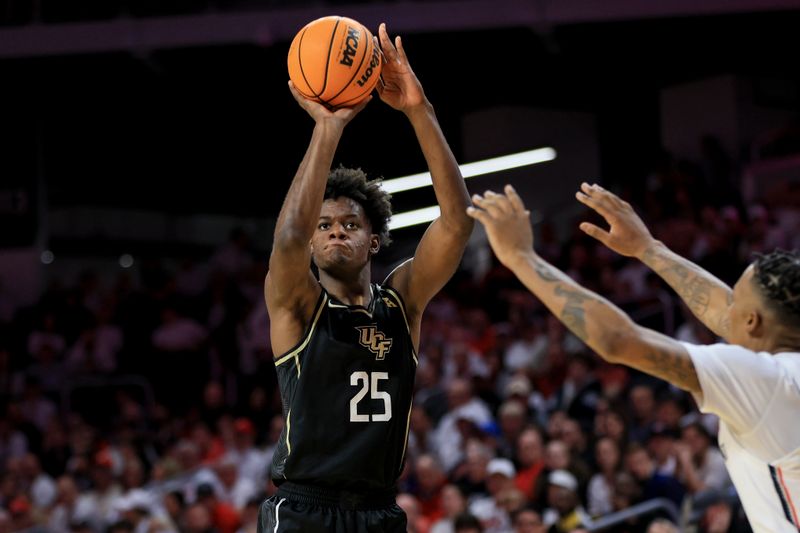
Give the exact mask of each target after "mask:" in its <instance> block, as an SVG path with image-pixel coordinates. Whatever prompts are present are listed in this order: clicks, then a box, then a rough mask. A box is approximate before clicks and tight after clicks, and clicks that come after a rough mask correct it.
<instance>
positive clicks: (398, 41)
mask: <svg viewBox="0 0 800 533" xmlns="http://www.w3.org/2000/svg"><path fill="white" fill-rule="evenodd" d="M394 45H395V48H397V55H398V56H399V57H400V59H401V60H402V61H403V62H404V63H408V56H406V49H405V48H403V39H402V38H401V37H400V36H399V35H398V36H397V37H395V38H394Z"/></svg>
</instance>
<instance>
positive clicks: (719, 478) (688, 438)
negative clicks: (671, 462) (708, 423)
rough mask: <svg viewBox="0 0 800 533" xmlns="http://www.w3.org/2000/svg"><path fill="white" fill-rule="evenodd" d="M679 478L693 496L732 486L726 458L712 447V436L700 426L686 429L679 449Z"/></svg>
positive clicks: (678, 446) (690, 425)
mask: <svg viewBox="0 0 800 533" xmlns="http://www.w3.org/2000/svg"><path fill="white" fill-rule="evenodd" d="M676 455H677V458H678V465H679V474H678V476H679V478H680V479H681V480H682V481H683V483H684V484H685V485H686V489H687V491H688V492H689V493H690V494H696V493H698V492H701V491H704V490H722V489H724V488H727V487H729V486H730V485H731V479H730V476H729V475H728V470H727V469H726V468H725V458H724V457H722V453H720V451H719V450H718V449H717V448H716V447H715V446H712V441H711V435H709V434H708V431H707V430H706V428H705V427H704V426H703V425H702V424H700V423H697V422H695V423H692V424H689V425H688V426H686V427H685V428H683V435H682V438H681V441H680V442H679V443H678V444H677V445H676Z"/></svg>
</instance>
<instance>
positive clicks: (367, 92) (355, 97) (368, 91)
mask: <svg viewBox="0 0 800 533" xmlns="http://www.w3.org/2000/svg"><path fill="white" fill-rule="evenodd" d="M373 90H375V84H373V85H372V87H370V88H369V89H368V90H366V91H363V92H361V93H360V94H358V95H357V96H354V97H352V98H350V99H348V100H345V101H344V102H339V103H338V104H336V105H337V106H343V105H345V104H346V103H348V102H352V101H353V100H358V99H359V98H361V97H362V96H364V95H365V94H369V93H371V92H372V91H373Z"/></svg>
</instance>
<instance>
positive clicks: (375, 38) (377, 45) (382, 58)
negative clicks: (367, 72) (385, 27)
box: [372, 35, 386, 65]
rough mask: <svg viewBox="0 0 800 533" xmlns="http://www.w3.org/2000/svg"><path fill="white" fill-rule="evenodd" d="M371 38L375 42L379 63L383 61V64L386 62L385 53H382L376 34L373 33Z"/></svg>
mask: <svg viewBox="0 0 800 533" xmlns="http://www.w3.org/2000/svg"><path fill="white" fill-rule="evenodd" d="M372 40H373V41H374V42H375V49H376V50H377V51H378V53H379V54H380V55H381V63H383V64H384V65H385V64H386V54H384V53H383V47H382V46H381V42H380V40H378V36H377V35H373V36H372Z"/></svg>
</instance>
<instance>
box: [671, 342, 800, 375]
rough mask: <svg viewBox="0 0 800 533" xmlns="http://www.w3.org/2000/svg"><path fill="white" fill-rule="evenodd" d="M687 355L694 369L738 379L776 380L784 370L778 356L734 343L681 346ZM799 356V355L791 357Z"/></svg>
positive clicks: (784, 372) (684, 343) (783, 373)
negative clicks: (738, 377)
mask: <svg viewBox="0 0 800 533" xmlns="http://www.w3.org/2000/svg"><path fill="white" fill-rule="evenodd" d="M681 344H682V345H683V346H684V348H685V349H686V350H687V351H688V352H689V356H690V357H691V358H692V362H693V364H694V366H695V368H696V369H697V370H698V371H700V370H706V371H709V372H714V373H720V372H725V373H726V374H730V375H739V376H741V377H742V378H744V377H751V378H759V377H761V378H769V379H773V380H774V379H776V378H779V377H782V376H784V375H786V371H787V369H786V368H785V365H784V364H783V360H782V358H781V357H779V355H780V354H777V355H776V354H771V353H769V352H759V351H755V350H751V349H749V348H746V347H744V346H740V345H737V344H725V343H718V344H708V345H698V344H690V343H686V342H682V343H681ZM795 357H800V354H795Z"/></svg>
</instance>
